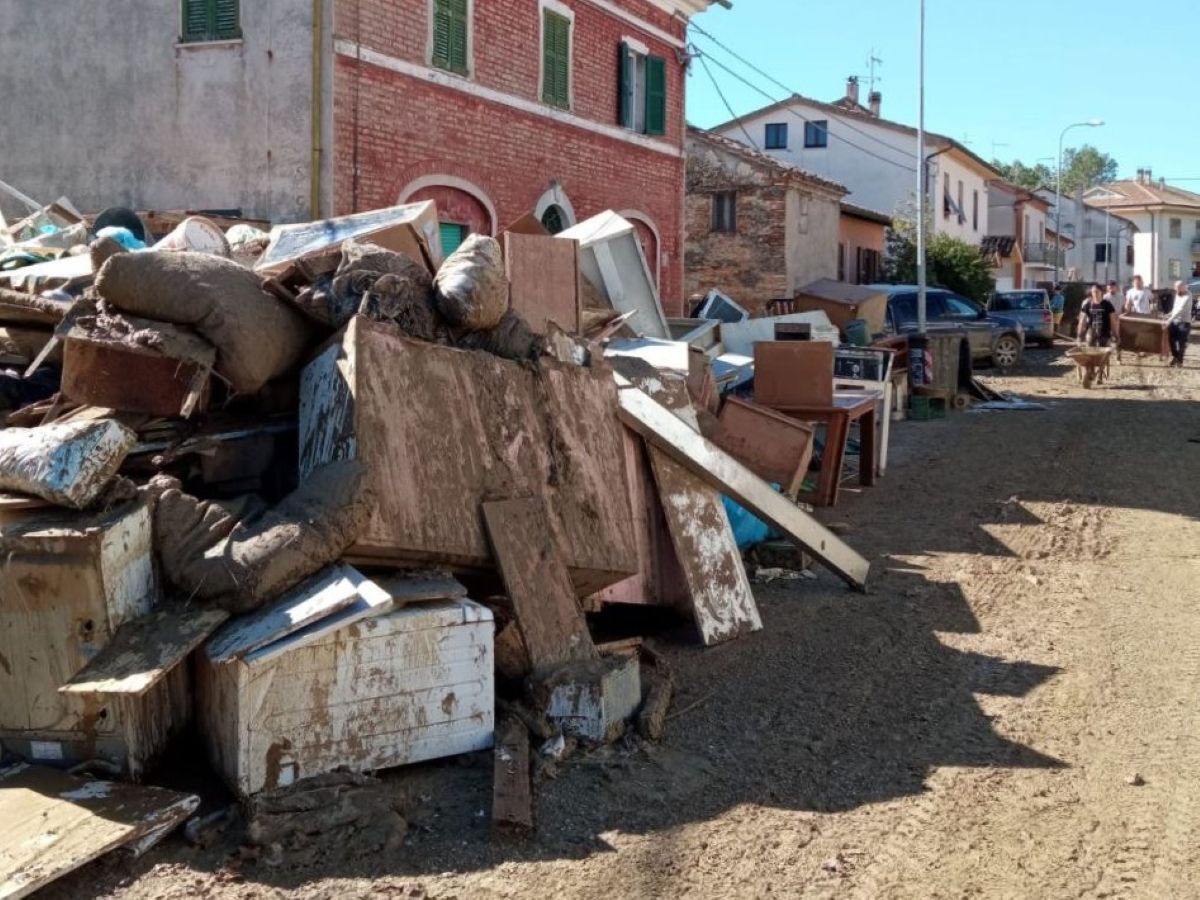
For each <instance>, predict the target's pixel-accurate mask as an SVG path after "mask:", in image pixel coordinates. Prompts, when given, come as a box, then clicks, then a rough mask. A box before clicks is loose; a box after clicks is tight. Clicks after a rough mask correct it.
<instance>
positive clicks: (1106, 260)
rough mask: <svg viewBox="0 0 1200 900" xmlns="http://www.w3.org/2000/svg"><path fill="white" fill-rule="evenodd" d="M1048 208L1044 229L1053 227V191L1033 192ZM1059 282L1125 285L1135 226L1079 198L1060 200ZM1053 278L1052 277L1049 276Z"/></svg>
mask: <svg viewBox="0 0 1200 900" xmlns="http://www.w3.org/2000/svg"><path fill="white" fill-rule="evenodd" d="M1034 193H1035V194H1037V195H1038V196H1039V197H1041V198H1042V199H1043V200H1044V201H1046V203H1047V204H1048V205H1049V211H1048V212H1047V213H1046V221H1047V228H1048V229H1052V228H1053V227H1054V221H1055V218H1054V202H1055V196H1054V188H1052V187H1040V188H1038V189H1037V190H1036V191H1034ZM1062 231H1063V244H1064V247H1063V254H1062V256H1063V260H1062V267H1061V271H1060V280H1062V281H1099V282H1104V281H1108V280H1109V279H1110V278H1111V279H1115V280H1116V281H1119V282H1120V283H1121V284H1128V283H1129V282H1130V280H1131V279H1132V278H1133V243H1134V235H1136V234H1137V231H1138V228H1137V226H1136V225H1135V224H1134V223H1133V222H1131V221H1130V220H1129V219H1127V218H1125V217H1123V216H1119V215H1117V214H1116V213H1115V212H1113V211H1112V210H1106V209H1101V208H1099V207H1098V206H1096V205H1094V204H1092V203H1090V202H1087V203H1085V202H1084V201H1083V199H1082V193H1081V194H1080V195H1079V196H1073V197H1072V196H1064V197H1063V198H1062ZM1051 277H1053V275H1051Z"/></svg>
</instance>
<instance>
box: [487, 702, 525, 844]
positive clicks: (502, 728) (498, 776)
mask: <svg viewBox="0 0 1200 900" xmlns="http://www.w3.org/2000/svg"><path fill="white" fill-rule="evenodd" d="M492 753H493V757H494V760H495V767H496V768H495V775H494V781H493V785H492V823H493V824H494V825H509V826H513V825H515V826H517V827H518V828H532V827H533V789H532V787H531V785H530V779H529V730H528V729H527V728H526V727H525V723H524V722H522V721H521V720H520V719H518V718H517V717H516V716H505V717H504V718H503V719H502V720H501V722H500V725H499V727H498V728H497V729H496V747H495V749H494V750H493V751H492Z"/></svg>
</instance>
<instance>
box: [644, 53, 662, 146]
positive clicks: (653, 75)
mask: <svg viewBox="0 0 1200 900" xmlns="http://www.w3.org/2000/svg"><path fill="white" fill-rule="evenodd" d="M666 133H667V61H666V60H665V59H663V58H662V57H661V56H647V57H646V134H666Z"/></svg>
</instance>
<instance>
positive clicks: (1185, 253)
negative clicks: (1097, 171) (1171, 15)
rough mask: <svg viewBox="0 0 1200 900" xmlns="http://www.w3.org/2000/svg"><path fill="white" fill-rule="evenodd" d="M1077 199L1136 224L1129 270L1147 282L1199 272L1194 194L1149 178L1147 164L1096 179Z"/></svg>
mask: <svg viewBox="0 0 1200 900" xmlns="http://www.w3.org/2000/svg"><path fill="white" fill-rule="evenodd" d="M1083 199H1084V201H1085V202H1086V203H1087V204H1088V205H1090V206H1093V207H1097V208H1098V209H1100V210H1101V211H1103V210H1108V211H1109V212H1110V213H1113V214H1115V215H1120V216H1121V217H1123V218H1124V219H1128V220H1129V221H1130V222H1132V223H1133V224H1134V225H1135V226H1136V227H1137V233H1136V234H1134V237H1133V273H1135V274H1137V275H1141V276H1142V278H1143V279H1144V280H1145V281H1146V283H1147V285H1149V286H1151V287H1154V288H1168V287H1170V286H1171V284H1172V283H1173V282H1175V281H1178V280H1180V279H1182V280H1185V281H1186V280H1188V279H1191V278H1192V277H1193V276H1195V275H1196V274H1197V273H1200V194H1193V193H1192V192H1191V191H1185V190H1183V189H1182V188H1177V187H1172V186H1171V185H1169V184H1167V183H1166V182H1165V181H1164V180H1163V179H1161V178H1160V179H1158V180H1157V181H1155V180H1154V178H1153V176H1152V173H1151V171H1150V170H1149V169H1139V170H1138V173H1137V177H1136V178H1135V179H1132V180H1126V181H1112V182H1109V183H1107V184H1102V185H1099V186H1098V187H1094V188H1092V189H1091V190H1089V191H1087V192H1086V193H1085V194H1084V195H1083ZM1063 210H1064V213H1065V211H1066V207H1065V206H1064V208H1063Z"/></svg>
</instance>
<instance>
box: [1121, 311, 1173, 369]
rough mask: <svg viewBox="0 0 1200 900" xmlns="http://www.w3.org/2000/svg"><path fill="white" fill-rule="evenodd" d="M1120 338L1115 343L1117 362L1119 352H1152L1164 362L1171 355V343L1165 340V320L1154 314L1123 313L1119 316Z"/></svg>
mask: <svg viewBox="0 0 1200 900" xmlns="http://www.w3.org/2000/svg"><path fill="white" fill-rule="evenodd" d="M1119 322H1120V327H1121V330H1120V340H1119V341H1118V343H1117V362H1120V361H1121V354H1122V353H1124V352H1129V353H1153V354H1155V355H1156V356H1158V358H1159V360H1160V361H1161V362H1166V361H1167V358H1168V357H1169V356H1170V355H1171V345H1170V342H1169V341H1168V340H1167V320H1166V319H1159V318H1157V317H1155V316H1138V315H1125V316H1121V317H1120V319H1119Z"/></svg>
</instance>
